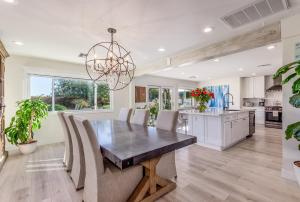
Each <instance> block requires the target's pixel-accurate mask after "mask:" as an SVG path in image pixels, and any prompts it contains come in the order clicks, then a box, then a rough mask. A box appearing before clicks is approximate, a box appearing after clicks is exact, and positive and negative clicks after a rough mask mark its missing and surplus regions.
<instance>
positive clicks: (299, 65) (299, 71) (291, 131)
mask: <svg viewBox="0 0 300 202" xmlns="http://www.w3.org/2000/svg"><path fill="white" fill-rule="evenodd" d="M292 69H293V70H294V72H293V73H291V74H290V75H288V76H287V77H286V78H285V79H284V80H283V81H282V84H286V83H288V82H289V81H291V79H295V80H294V82H293V84H292V93H293V95H292V96H291V97H290V99H289V103H290V104H291V105H292V106H294V107H295V108H300V60H299V61H295V62H292V63H290V64H287V65H285V66H283V67H281V68H279V69H278V70H277V72H276V73H275V74H274V76H273V78H274V79H276V78H278V77H279V76H282V75H284V74H285V73H287V72H289V71H290V70H292ZM292 137H293V138H295V139H296V140H297V141H300V121H299V122H296V123H293V124H290V125H288V127H287V129H286V130H285V138H286V139H287V140H289V139H291V138H292ZM298 149H299V150H300V144H299V145H298Z"/></svg>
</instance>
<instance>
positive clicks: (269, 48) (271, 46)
mask: <svg viewBox="0 0 300 202" xmlns="http://www.w3.org/2000/svg"><path fill="white" fill-rule="evenodd" d="M274 48H275V46H274V45H270V46H268V47H267V49H268V50H272V49H274Z"/></svg>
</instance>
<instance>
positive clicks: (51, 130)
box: [5, 56, 129, 150]
mask: <svg viewBox="0 0 300 202" xmlns="http://www.w3.org/2000/svg"><path fill="white" fill-rule="evenodd" d="M5 66H6V72H5V104H6V109H5V110H6V117H5V122H6V126H7V125H8V124H9V122H10V119H11V117H12V116H14V114H15V111H16V102H17V101H19V100H22V99H25V98H27V97H28V96H29V95H28V85H27V84H28V77H27V75H28V74H30V73H31V74H41V75H53V76H63V77H74V78H87V75H86V72H85V67H84V66H83V65H79V64H72V63H66V62H60V61H54V60H46V59H40V58H33V57H23V56H10V57H9V58H7V60H6V64H5ZM121 107H129V87H127V88H125V89H123V90H121V91H116V92H114V93H113V110H112V111H110V112H99V111H94V112H88V113H85V116H86V117H88V118H95V117H97V116H101V117H105V118H114V117H116V116H117V115H118V113H119V109H120V108H121ZM35 138H36V139H37V140H38V144H39V145H42V144H50V143H54V142H61V141H63V131H62V128H61V125H60V123H59V120H58V117H57V113H56V112H50V113H49V116H48V117H47V119H45V120H44V121H43V124H42V128H41V129H40V130H39V131H37V132H36V136H35ZM6 148H7V150H12V149H16V147H15V146H13V145H10V144H9V143H7V147H6Z"/></svg>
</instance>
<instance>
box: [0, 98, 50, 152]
mask: <svg viewBox="0 0 300 202" xmlns="http://www.w3.org/2000/svg"><path fill="white" fill-rule="evenodd" d="M17 104H18V106H17V107H18V108H17V111H16V115H15V116H14V117H12V119H11V121H10V124H9V126H8V127H7V128H6V129H5V131H4V132H5V135H6V137H7V140H8V142H10V143H11V144H14V145H17V146H18V147H19V149H20V151H21V152H22V153H24V154H26V153H31V152H33V151H34V150H35V149H36V145H37V141H36V140H34V139H33V131H35V130H37V129H40V128H41V122H42V119H43V118H45V117H46V116H47V115H48V106H47V104H46V103H44V102H43V101H42V100H41V99H40V98H37V99H25V100H22V101H20V102H17Z"/></svg>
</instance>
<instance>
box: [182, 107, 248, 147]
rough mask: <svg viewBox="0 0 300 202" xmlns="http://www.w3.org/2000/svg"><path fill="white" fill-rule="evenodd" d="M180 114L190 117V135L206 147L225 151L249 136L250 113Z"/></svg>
mask: <svg viewBox="0 0 300 202" xmlns="http://www.w3.org/2000/svg"><path fill="white" fill-rule="evenodd" d="M180 113H183V114H185V115H188V134H189V135H193V136H196V137H197V144H199V145H201V146H204V147H208V148H212V149H216V150H224V149H226V148H228V147H230V146H232V145H233V144H235V143H237V142H239V141H241V140H243V139H245V138H246V136H247V135H249V111H243V110H242V111H236V112H226V111H221V112H216V113H215V112H204V113H199V112H190V113H189V112H185V113H184V112H180Z"/></svg>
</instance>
